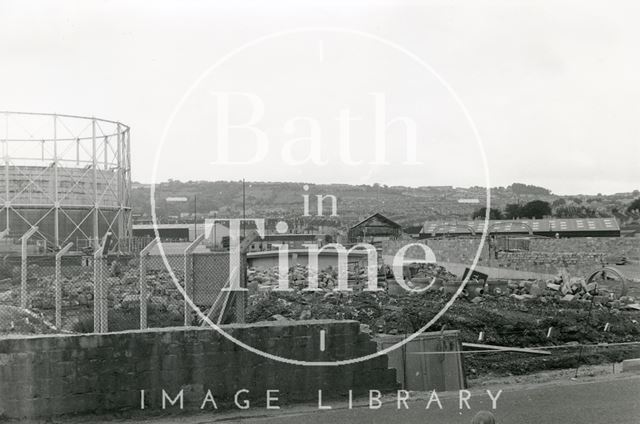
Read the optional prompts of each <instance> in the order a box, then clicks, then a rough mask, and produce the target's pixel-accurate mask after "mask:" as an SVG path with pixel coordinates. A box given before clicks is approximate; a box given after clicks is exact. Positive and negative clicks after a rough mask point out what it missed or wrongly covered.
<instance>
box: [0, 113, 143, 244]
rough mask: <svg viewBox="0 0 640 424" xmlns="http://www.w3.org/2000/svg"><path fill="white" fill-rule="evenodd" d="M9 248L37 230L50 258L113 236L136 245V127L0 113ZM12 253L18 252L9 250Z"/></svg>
mask: <svg viewBox="0 0 640 424" xmlns="http://www.w3.org/2000/svg"><path fill="white" fill-rule="evenodd" d="M0 115H2V116H3V118H4V119H0V146H1V148H2V153H3V160H2V162H1V163H2V165H1V166H2V170H0V223H2V224H4V225H2V224H0V228H4V230H5V231H6V234H5V237H4V240H3V248H5V247H6V248H11V247H12V244H15V240H17V239H19V238H20V237H22V236H23V234H25V233H26V232H27V231H29V230H31V229H36V228H37V230H36V231H35V233H34V234H33V236H32V237H31V238H30V240H29V241H30V242H31V243H33V244H38V246H40V247H41V250H42V251H43V252H53V251H56V250H58V249H60V248H61V247H63V246H65V245H67V244H68V243H74V248H77V249H80V248H84V247H96V246H97V244H98V243H99V240H100V239H101V238H102V237H103V236H104V235H105V234H106V233H107V232H111V233H112V235H113V243H114V244H113V248H115V249H119V250H121V251H126V250H128V249H127V243H128V242H129V240H130V238H131V224H132V222H131V199H130V194H131V166H130V163H131V158H130V131H129V127H128V126H126V125H124V124H122V123H119V122H115V121H109V120H105V119H98V118H93V117H83V116H73V115H60V114H39V113H24V112H0ZM9 250H11V249H9Z"/></svg>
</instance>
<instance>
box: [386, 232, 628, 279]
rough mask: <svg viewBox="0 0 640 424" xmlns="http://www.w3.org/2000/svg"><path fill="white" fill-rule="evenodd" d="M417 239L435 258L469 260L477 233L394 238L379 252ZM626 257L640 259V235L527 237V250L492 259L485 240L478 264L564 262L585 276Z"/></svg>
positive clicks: (549, 265)
mask: <svg viewBox="0 0 640 424" xmlns="http://www.w3.org/2000/svg"><path fill="white" fill-rule="evenodd" d="M410 242H421V243H425V244H426V245H427V246H429V247H430V248H431V249H432V250H433V252H434V253H435V256H436V259H437V261H438V262H453V263H461V264H471V263H472V262H473V259H474V257H475V255H476V252H477V250H478V247H479V243H480V238H479V237H475V238H473V237H464V238H455V239H442V240H440V239H425V240H420V241H417V240H416V241H406V240H398V241H391V242H387V243H386V244H384V245H383V254H384V255H387V256H393V255H395V253H396V252H397V251H398V250H399V249H400V248H401V247H402V246H404V245H406V244H408V243H410ZM622 256H624V257H627V258H628V259H630V260H634V261H638V260H640V239H638V238H633V237H594V238H580V237H575V238H566V239H548V238H545V239H542V238H533V239H531V242H530V245H529V250H528V251H521V252H499V254H498V258H497V259H496V258H495V256H494V255H493V252H492V254H491V257H490V255H489V252H488V248H487V244H486V243H485V245H484V246H482V249H481V255H480V258H479V260H478V265H480V266H489V267H499V268H509V269H514V270H519V271H529V272H538V273H544V274H555V273H557V272H559V271H560V270H561V269H562V267H564V266H566V267H567V269H568V270H569V272H570V273H572V274H573V275H575V276H585V277H586V276H587V275H586V274H588V273H590V272H592V271H595V270H596V269H598V268H599V267H600V266H601V260H604V261H605V262H609V263H612V262H615V261H616V260H617V258H620V257H622ZM406 257H407V258H411V257H415V258H422V257H423V254H422V253H421V251H420V250H419V249H410V250H409V252H408V254H407V255H406Z"/></svg>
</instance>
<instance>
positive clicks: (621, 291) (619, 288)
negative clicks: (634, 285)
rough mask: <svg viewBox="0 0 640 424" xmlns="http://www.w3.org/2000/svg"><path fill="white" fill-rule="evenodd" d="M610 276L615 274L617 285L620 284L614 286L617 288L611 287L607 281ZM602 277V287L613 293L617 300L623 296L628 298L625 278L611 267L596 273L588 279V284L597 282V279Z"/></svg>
mask: <svg viewBox="0 0 640 424" xmlns="http://www.w3.org/2000/svg"><path fill="white" fill-rule="evenodd" d="M608 274H613V275H615V276H616V277H618V278H617V280H615V281H616V283H619V284H614V285H615V287H611V285H610V284H609V282H608V281H609V280H607V275H608ZM599 276H600V277H602V283H601V284H600V286H601V287H604V288H605V289H606V290H608V291H609V292H611V293H614V294H615V296H616V298H620V297H622V296H626V295H627V290H628V288H627V280H626V278H625V276H624V275H623V274H622V273H621V272H620V271H618V270H617V269H616V268H613V267H610V266H606V267H603V268H600V269H599V270H597V271H594V272H593V273H592V274H591V275H590V276H589V278H587V284H589V283H591V282H594V281H595V280H596V278H597V277H599Z"/></svg>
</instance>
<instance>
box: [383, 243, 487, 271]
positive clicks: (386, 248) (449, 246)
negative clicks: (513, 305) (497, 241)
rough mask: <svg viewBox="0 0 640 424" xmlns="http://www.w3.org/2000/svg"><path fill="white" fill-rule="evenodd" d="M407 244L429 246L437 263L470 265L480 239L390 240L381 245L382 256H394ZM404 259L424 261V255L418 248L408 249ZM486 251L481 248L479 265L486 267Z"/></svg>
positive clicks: (484, 248)
mask: <svg viewBox="0 0 640 424" xmlns="http://www.w3.org/2000/svg"><path fill="white" fill-rule="evenodd" d="M409 243H423V244H426V245H427V246H429V248H430V249H431V250H432V251H433V253H434V254H435V256H436V260H437V261H438V262H457V263H469V264H470V263H471V262H473V259H474V258H475V256H476V254H477V252H478V247H479V246H480V238H477V237H475V238H471V237H469V238H456V239H442V240H440V239H437V240H436V239H422V240H390V241H387V242H385V243H383V245H382V254H383V255H385V256H394V255H395V254H396V253H397V252H398V250H400V248H402V247H403V246H405V245H407V244H409ZM405 257H406V258H420V259H424V253H423V252H422V250H421V249H420V248H419V247H416V248H410V249H409V250H408V251H407V254H406V255H405ZM486 261H487V250H486V245H485V246H483V247H482V253H481V256H480V259H479V263H481V264H485V265H486Z"/></svg>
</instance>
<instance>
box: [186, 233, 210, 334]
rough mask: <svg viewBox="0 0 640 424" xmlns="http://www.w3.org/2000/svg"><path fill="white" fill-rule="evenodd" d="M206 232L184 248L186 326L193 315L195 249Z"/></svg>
mask: <svg viewBox="0 0 640 424" xmlns="http://www.w3.org/2000/svg"><path fill="white" fill-rule="evenodd" d="M204 236H205V234H200V235H199V236H198V237H196V239H195V240H194V241H193V242H192V243H191V244H190V245H189V246H187V248H186V249H185V250H184V267H183V272H184V276H183V278H184V326H185V327H188V326H189V325H190V320H189V316H190V315H191V311H190V309H191V308H190V307H189V302H187V299H191V300H192V301H193V251H194V250H195V249H196V247H198V246H199V245H200V243H202V241H203V240H204Z"/></svg>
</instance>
